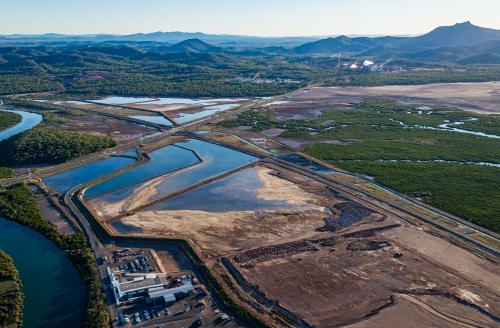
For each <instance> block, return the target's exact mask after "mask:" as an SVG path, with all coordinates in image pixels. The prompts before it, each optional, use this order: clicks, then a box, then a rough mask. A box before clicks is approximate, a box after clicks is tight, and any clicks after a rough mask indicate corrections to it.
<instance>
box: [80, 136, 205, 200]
mask: <svg viewBox="0 0 500 328" xmlns="http://www.w3.org/2000/svg"><path fill="white" fill-rule="evenodd" d="M169 146H173V147H177V148H182V149H185V150H188V151H190V152H192V153H193V154H194V156H195V157H196V158H197V159H198V161H199V162H198V163H194V164H190V165H187V166H183V167H180V168H178V169H175V170H173V171H170V172H166V173H161V174H158V175H155V176H152V177H151V178H149V179H147V180H144V181H139V182H136V183H133V184H131V185H127V186H123V187H121V188H117V189H114V190H112V191H110V192H107V193H105V194H102V195H97V196H94V197H91V198H87V199H86V200H85V201H89V200H92V199H95V198H98V197H101V196H103V195H106V194H109V193H112V192H115V191H119V190H123V189H126V188H129V187H131V186H133V185H136V184H140V183H144V182H146V181H149V180H152V179H156V178H158V177H161V176H163V175H165V176H170V175H175V174H178V173H181V172H184V171H186V170H190V169H194V168H197V167H198V166H201V165H204V164H205V161H204V160H203V158H202V157H201V156H200V154H198V152H197V151H196V150H194V149H189V148H186V147H183V146H179V145H175V144H172V145H167V146H165V147H169ZM142 156H145V157H147V158H148V159H149V160H148V161H147V162H149V161H151V160H152V158H151V156H150V155H149V154H148V153H144V154H143V155H142ZM147 162H146V163H144V164H147ZM136 164H137V165H134V164H133V165H134V166H133V167H130V166H132V165H130V166H129V167H130V168H129V169H127V170H125V169H122V170H120V171H116V172H113V173H111V174H109V175H107V176H104V177H103V179H100V180H94V181H89V182H88V183H87V186H86V187H85V189H88V188H90V187H93V186H95V185H97V184H99V183H101V182H103V181H105V180H109V179H111V178H114V177H115V176H117V175H120V174H122V173H125V172H126V171H130V170H132V169H134V168H136V167H138V166H140V165H139V163H136ZM144 164H141V165H144Z"/></svg>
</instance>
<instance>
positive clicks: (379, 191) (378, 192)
mask: <svg viewBox="0 0 500 328" xmlns="http://www.w3.org/2000/svg"><path fill="white" fill-rule="evenodd" d="M360 188H361V189H363V190H364V191H367V192H369V193H370V194H373V195H375V196H378V197H380V198H384V199H387V200H389V201H392V202H397V201H400V200H401V198H399V197H396V196H394V195H393V194H391V193H389V192H387V191H385V190H383V189H380V188H378V187H377V186H374V185H372V184H369V183H365V184H362V185H361V186H360Z"/></svg>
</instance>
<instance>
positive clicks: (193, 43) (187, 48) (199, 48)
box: [165, 39, 224, 52]
mask: <svg viewBox="0 0 500 328" xmlns="http://www.w3.org/2000/svg"><path fill="white" fill-rule="evenodd" d="M165 50H166V51H167V52H224V49H223V48H219V47H215V46H213V45H211V44H209V43H207V42H204V41H201V40H200V39H188V40H185V41H182V42H179V43H177V44H174V45H172V46H170V47H169V48H167V49H165Z"/></svg>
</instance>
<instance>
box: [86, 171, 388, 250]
mask: <svg viewBox="0 0 500 328" xmlns="http://www.w3.org/2000/svg"><path fill="white" fill-rule="evenodd" d="M258 169H259V178H260V179H261V181H262V182H263V184H264V186H263V187H262V188H260V189H259V190H257V191H256V193H257V195H258V197H259V198H262V199H268V200H286V201H287V202H288V204H289V207H288V208H287V209H283V210H269V211H268V210H265V211H232V212H220V213H212V212H204V211H190V210H184V211H180V210H176V211H148V210H145V211H143V212H139V213H137V214H134V215H130V216H127V217H125V218H123V219H122V222H123V223H125V224H127V225H131V226H134V227H139V228H141V229H142V230H143V233H144V234H148V235H160V236H174V235H175V236H177V237H179V236H182V237H184V238H187V239H190V240H193V241H194V242H195V243H196V244H198V245H199V246H200V247H201V248H202V249H204V250H207V251H209V252H210V253H212V254H220V255H222V254H225V253H227V252H234V251H238V250H241V249H245V248H251V247H255V246H256V245H269V244H274V243H277V242H285V241H293V240H296V239H299V238H304V237H313V236H318V235H322V234H323V233H322V232H318V231H316V229H317V228H319V227H322V226H323V225H324V224H325V223H324V220H323V218H325V217H328V216H331V215H333V214H332V212H331V210H333V211H335V209H334V205H335V204H338V203H340V202H343V201H344V200H341V199H337V198H336V197H332V193H331V191H330V190H328V188H326V187H325V186H324V185H323V184H321V183H318V182H315V181H313V180H311V179H308V178H306V177H304V176H301V175H299V174H296V173H294V172H291V171H287V170H281V169H280V170H279V172H280V173H279V176H276V172H278V171H277V168H276V167H274V166H273V165H267V164H266V165H265V166H264V165H259V167H258ZM94 206H95V204H94ZM110 206H111V205H109V204H107V205H106V204H103V205H102V207H99V208H96V210H97V211H98V212H101V213H102V211H103V210H108V211H109V210H110ZM337 212H338V211H337ZM370 219H373V220H377V219H379V217H378V216H377V215H374V216H373V217H371V218H370Z"/></svg>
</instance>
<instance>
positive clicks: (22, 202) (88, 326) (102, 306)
mask: <svg viewBox="0 0 500 328" xmlns="http://www.w3.org/2000/svg"><path fill="white" fill-rule="evenodd" d="M34 197H35V195H34V193H33V191H32V190H31V189H30V188H29V187H28V186H27V185H25V184H18V185H14V186H11V187H8V188H7V189H6V190H4V191H2V192H0V216H2V217H5V218H7V219H9V220H12V221H14V222H17V223H19V224H22V225H25V226H28V227H30V228H31V229H33V230H35V231H37V232H38V233H40V234H42V235H44V236H45V237H46V238H47V239H49V240H50V241H52V242H53V243H54V244H55V245H56V246H58V247H59V248H60V249H62V250H66V251H67V255H68V258H69V259H70V260H71V262H72V263H73V265H74V266H75V267H76V269H77V270H78V272H79V273H80V276H81V278H82V281H83V283H84V284H85V286H86V290H87V295H86V300H85V303H86V309H85V314H84V317H83V319H82V325H83V327H85V328H105V327H109V316H108V310H107V305H106V296H105V294H104V293H103V292H102V285H101V279H100V276H99V273H98V271H97V267H96V262H95V259H94V256H93V253H92V250H91V249H90V248H89V246H88V241H87V238H86V237H85V236H84V235H83V234H75V235H66V234H62V233H60V232H59V230H58V229H57V227H56V226H55V225H54V224H53V223H52V222H51V221H48V220H45V218H44V217H43V215H42V213H41V212H40V209H39V208H38V206H37V205H36V204H35V203H33V202H32V199H33V198H34Z"/></svg>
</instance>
